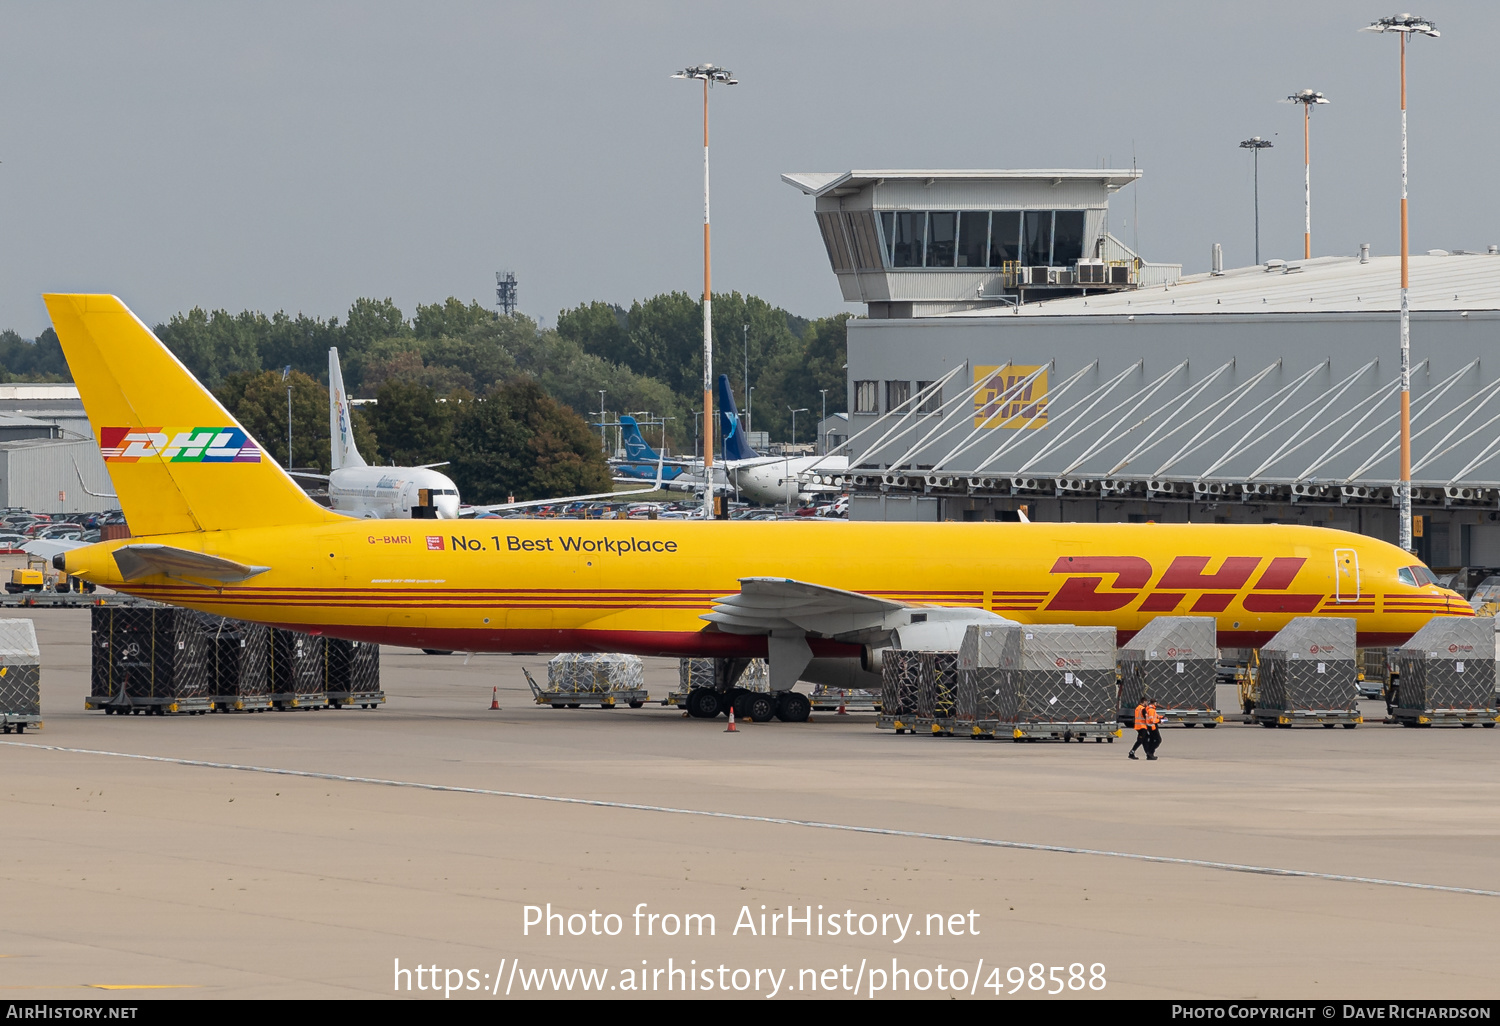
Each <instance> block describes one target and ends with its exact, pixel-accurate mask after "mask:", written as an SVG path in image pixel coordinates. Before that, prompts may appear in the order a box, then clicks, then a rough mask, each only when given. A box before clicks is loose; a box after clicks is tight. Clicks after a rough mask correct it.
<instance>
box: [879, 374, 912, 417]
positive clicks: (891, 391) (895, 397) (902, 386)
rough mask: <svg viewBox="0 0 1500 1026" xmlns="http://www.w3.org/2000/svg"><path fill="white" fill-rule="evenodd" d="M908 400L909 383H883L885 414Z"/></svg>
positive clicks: (909, 396) (909, 394) (909, 397)
mask: <svg viewBox="0 0 1500 1026" xmlns="http://www.w3.org/2000/svg"><path fill="white" fill-rule="evenodd" d="M910 399H911V382H910V381H887V382H886V383H885V409H886V412H887V413H889V412H890V411H891V410H894V409H895V408H896V407H898V406H900V405H901V404H902V403H904V402H907V401H908V400H910Z"/></svg>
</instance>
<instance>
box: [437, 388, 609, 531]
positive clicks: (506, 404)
mask: <svg viewBox="0 0 1500 1026" xmlns="http://www.w3.org/2000/svg"><path fill="white" fill-rule="evenodd" d="M449 469H450V471H451V474H452V477H453V480H454V483H456V484H457V485H458V488H459V491H460V493H462V494H463V495H464V496H465V497H466V498H467V499H468V501H470V502H475V503H491V502H504V501H506V499H507V497H508V496H510V495H514V496H515V497H516V498H517V499H518V500H523V501H524V500H526V499H546V498H553V497H557V496H563V495H578V494H587V493H593V492H602V491H608V490H609V488H610V472H609V465H608V464H607V463H606V462H605V459H604V454H603V453H602V452H601V451H600V448H599V442H598V438H597V436H596V435H594V433H593V432H592V431H591V430H589V427H588V425H587V424H586V423H584V421H583V419H582V418H580V417H579V416H578V415H577V414H575V413H573V412H572V411H571V410H569V409H567V408H566V407H564V406H563V405H562V404H560V403H558V402H557V401H556V400H555V399H553V398H552V397H551V396H549V395H547V393H546V392H545V391H544V390H543V389H542V387H541V386H540V385H539V384H538V383H537V382H535V381H533V380H531V379H530V378H525V377H523V378H518V379H516V380H515V381H511V382H508V383H506V384H503V385H500V386H498V387H496V388H494V389H492V390H491V391H490V392H489V394H488V395H486V396H485V397H484V399H482V400H475V399H469V400H467V401H465V402H462V403H460V404H459V405H458V413H457V416H456V418H455V423H454V428H453V461H452V466H451V467H450V468H449Z"/></svg>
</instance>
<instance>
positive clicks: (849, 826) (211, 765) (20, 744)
mask: <svg viewBox="0 0 1500 1026" xmlns="http://www.w3.org/2000/svg"><path fill="white" fill-rule="evenodd" d="M0 745H8V746H9V747H12V748H31V749H35V750H37V751H42V752H66V753H68V754H71V755H103V756H107V757H109V758H112V759H135V760H138V761H140V762H162V763H168V764H170V765H173V766H197V767H199V768H202V769H220V770H236V771H238V772H240V773H269V774H272V775H275V776H281V777H305V778H307V779H309V780H334V781H339V782H341V783H346V784H377V785H379V786H381V787H407V788H412V789H414V790H418V791H446V792H450V793H453V794H478V795H487V796H489V797H493V798H519V799H521V800H523V801H530V802H553V803H555V804H558V805H589V806H593V807H595V808H600V809H628V810H630V811H633V812H659V813H665V814H667V815H672V816H703V817H707V818H709V819H730V820H737V821H739V822H741V823H770V824H773V825H776V826H795V827H809V828H812V829H814V830H839V831H842V832H844V833H850V834H874V835H876V836H880V837H906V838H911V839H914V840H919V841H947V842H949V843H953V844H973V845H978V846H980V847H985V848H1010V849H1013V850H1015V851H1040V852H1052V853H1055V854H1060V855H1093V856H1096V857H1099V858H1110V859H1129V860H1130V861H1132V862H1154V863H1157V864H1159V865H1166V866H1194V867H1196V868H1198V869H1217V870H1220V871H1223V872H1228V873H1253V874H1255V875H1257V876H1284V877H1294V878H1300V879H1304V880H1331V881H1334V882H1336V883H1356V884H1370V885H1372V886H1376V887H1404V888H1406V889H1408V890H1415V891H1439V892H1442V893H1444V894H1473V895H1478V896H1479V897H1483V898H1500V891H1487V890H1483V889H1481V888H1478V887H1454V886H1451V885H1449V884H1431V883H1416V882H1414V881H1411V880H1383V879H1381V878H1379V877H1372V876H1348V875H1345V874H1343V873H1315V872H1313V871H1312V870H1307V869H1281V868H1278V867H1276V866H1251V865H1245V864H1242V863H1238V862H1212V861H1210V860H1208V859H1181V858H1173V857H1172V856H1170V855H1144V854H1141V853H1140V852H1131V851H1109V850H1107V849H1103V848H1072V847H1068V846H1066V845H1061V844H1034V843H1032V842H1029V841H1003V840H999V839H996V838H993V837H969V836H966V835H964V834H934V833H927V832H925V831H921V830H895V829H892V828H889V827H874V826H859V825H857V824H853V823H824V822H821V821H819V820H815V819H784V818H782V817H780V816H751V815H747V814H745V813H741V812H713V811H711V810H707V809H679V808H674V807H673V806H670V805H642V804H638V803H636V802H612V801H606V800H604V799H601V798H567V797H564V796H562V795H553V794H532V793H530V792H527V791H497V790H492V789H490V788H487V787H461V786H459V785H456V784H427V783H423V782H421V781H418V780H387V779H385V778H383V777H351V776H345V775H344V774H341V773H318V772H316V771H314V770H297V769H282V768H280V767H277V766H246V765H241V764H240V763H234V762H209V761H207V760H204V759H176V758H171V757H169V756H165V755H138V754H136V753H134V752H107V751H101V750H97V749H92V748H64V747H62V746H60V745H39V744H33V743H31V742H29V741H0Z"/></svg>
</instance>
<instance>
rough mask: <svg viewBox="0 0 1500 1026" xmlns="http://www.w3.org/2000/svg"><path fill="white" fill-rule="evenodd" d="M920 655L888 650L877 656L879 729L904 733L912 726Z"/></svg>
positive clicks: (917, 689)
mask: <svg viewBox="0 0 1500 1026" xmlns="http://www.w3.org/2000/svg"><path fill="white" fill-rule="evenodd" d="M921 686H922V653H920V652H908V651H906V650H905V649H900V648H888V649H886V650H885V651H884V652H883V653H882V655H881V667H880V719H879V721H878V722H879V725H880V726H882V727H889V728H893V729H894V730H895V731H896V733H898V734H901V733H906V732H909V731H911V730H913V729H914V728H915V726H916V716H917V701H918V693H919V692H920V690H921Z"/></svg>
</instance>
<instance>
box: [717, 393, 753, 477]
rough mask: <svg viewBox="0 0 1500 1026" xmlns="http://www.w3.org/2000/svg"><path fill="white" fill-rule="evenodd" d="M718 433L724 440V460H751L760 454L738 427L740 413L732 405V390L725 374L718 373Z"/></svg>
mask: <svg viewBox="0 0 1500 1026" xmlns="http://www.w3.org/2000/svg"><path fill="white" fill-rule="evenodd" d="M719 434H720V436H721V437H722V438H723V440H724V443H723V448H724V458H725V459H726V460H753V459H755V458H756V457H757V456H759V455H760V453H758V452H756V451H755V450H754V449H752V448H750V443H749V442H747V441H746V440H745V432H744V431H742V430H741V429H740V415H739V411H738V410H737V409H735V406H734V392H733V391H732V390H731V389H730V387H729V376H728V375H727V374H720V375H719Z"/></svg>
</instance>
